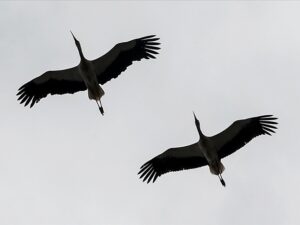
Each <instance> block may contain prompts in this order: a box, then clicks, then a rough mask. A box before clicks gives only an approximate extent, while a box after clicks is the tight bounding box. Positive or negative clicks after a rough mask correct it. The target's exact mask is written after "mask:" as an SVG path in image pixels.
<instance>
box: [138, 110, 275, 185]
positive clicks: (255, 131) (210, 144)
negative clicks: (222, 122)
mask: <svg viewBox="0 0 300 225" xmlns="http://www.w3.org/2000/svg"><path fill="white" fill-rule="evenodd" d="M194 119H195V125H196V127H197V130H198V134H199V141H197V142H196V143H194V144H192V145H188V146H185V147H179V148H170V149H168V150H166V151H165V152H163V153H162V154H160V155H158V156H156V157H154V158H153V159H151V160H149V161H148V162H146V163H145V164H144V165H142V166H141V168H140V171H139V173H138V174H141V175H140V178H141V179H143V181H147V183H149V182H150V181H151V180H152V181H153V182H155V180H156V179H157V178H158V177H159V176H161V175H163V174H165V173H168V172H172V171H179V170H186V169H193V168H197V167H202V166H206V165H208V166H209V169H210V172H211V173H212V174H214V175H217V176H218V177H219V179H220V181H221V184H222V185H223V186H224V187H225V181H224V179H223V177H222V175H221V174H222V173H223V171H224V170H225V167H224V165H223V164H222V162H221V159H222V158H224V157H226V156H228V155H231V154H232V153H234V152H235V151H237V150H238V149H240V148H242V147H243V146H244V145H246V144H247V143H248V142H249V141H251V140H252V139H253V138H254V137H256V136H259V135H265V134H267V135H271V133H275V131H274V129H277V127H275V126H276V124H277V122H275V121H274V120H276V119H277V118H275V117H273V116H272V115H264V116H258V117H253V118H248V119H242V120H237V121H235V122H234V123H233V124H232V125H231V126H229V127H228V128H227V129H225V130H224V131H222V132H221V133H219V134H217V135H215V136H212V137H208V136H205V135H204V134H203V133H202V131H201V129H200V122H199V120H198V119H197V117H196V115H195V114H194Z"/></svg>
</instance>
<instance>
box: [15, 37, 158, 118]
mask: <svg viewBox="0 0 300 225" xmlns="http://www.w3.org/2000/svg"><path fill="white" fill-rule="evenodd" d="M71 33H72V32H71ZM72 36H73V38H74V41H75V44H76V47H77V50H78V53H79V56H80V63H79V65H78V66H75V67H73V68H69V69H65V70H57V71H48V72H46V73H44V74H42V75H41V76H39V77H37V78H35V79H33V80H31V81H29V82H27V83H26V84H24V85H23V86H21V87H20V88H19V92H18V93H17V95H19V97H18V100H19V101H20V103H21V104H23V103H24V105H25V106H27V105H28V104H30V107H32V106H33V105H35V103H37V102H39V101H40V99H42V98H44V97H46V96H47V95H48V94H51V95H55V94H73V93H75V92H78V91H84V90H86V89H88V97H89V99H92V100H95V101H96V103H97V105H98V107H99V109H100V112H101V114H104V110H103V107H102V104H101V97H102V96H103V95H104V94H105V92H104V90H103V89H102V87H101V86H100V85H103V84H105V83H106V82H107V81H110V80H111V79H113V78H117V77H118V76H119V75H120V74H121V73H122V72H123V71H125V70H126V68H127V67H128V66H130V65H131V64H132V63H133V62H134V61H140V60H141V59H150V58H153V59H155V56H154V55H155V54H158V52H157V50H159V49H160V48H159V47H158V45H160V43H158V42H157V40H159V38H156V37H155V35H149V36H145V37H142V38H138V39H134V40H131V41H128V42H123V43H119V44H116V45H115V46H114V47H113V48H112V49H111V50H110V51H108V52H107V53H106V54H105V55H103V56H101V57H99V58H97V59H95V60H87V59H86V58H85V57H84V55H83V52H82V48H81V45H80V43H79V41H78V40H77V39H76V38H75V36H74V35H73V33H72Z"/></svg>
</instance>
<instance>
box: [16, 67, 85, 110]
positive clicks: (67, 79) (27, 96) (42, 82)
mask: <svg viewBox="0 0 300 225" xmlns="http://www.w3.org/2000/svg"><path fill="white" fill-rule="evenodd" d="M83 90H86V86H85V84H84V82H83V80H82V79H81V76H80V74H79V71H78V68H77V67H73V68H70V69H66V70H56V71H48V72H46V73H44V74H43V75H41V76H39V77H37V78H35V79H33V80H31V81H29V82H28V83H26V84H24V85H23V86H22V87H20V88H19V92H18V93H17V95H20V96H19V98H18V100H19V101H20V103H21V104H22V103H24V104H25V106H27V105H28V104H29V103H30V102H31V104H30V107H32V106H33V105H34V104H35V103H37V102H38V101H39V100H40V99H41V98H44V97H46V96H47V95H48V94H51V95H55V94H60V95H61V94H67V93H69V94H73V93H75V92H77V91H83Z"/></svg>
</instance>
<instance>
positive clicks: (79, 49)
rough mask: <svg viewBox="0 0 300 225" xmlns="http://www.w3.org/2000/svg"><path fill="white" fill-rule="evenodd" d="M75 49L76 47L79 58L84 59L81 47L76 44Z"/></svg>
mask: <svg viewBox="0 0 300 225" xmlns="http://www.w3.org/2000/svg"><path fill="white" fill-rule="evenodd" d="M76 47H77V49H78V52H79V55H80V58H81V60H85V57H84V55H83V53H82V49H81V46H80V45H76Z"/></svg>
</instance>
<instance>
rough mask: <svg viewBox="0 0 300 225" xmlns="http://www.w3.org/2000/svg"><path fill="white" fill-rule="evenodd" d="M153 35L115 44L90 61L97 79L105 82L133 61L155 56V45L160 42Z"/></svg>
mask: <svg viewBox="0 0 300 225" xmlns="http://www.w3.org/2000/svg"><path fill="white" fill-rule="evenodd" d="M157 40H159V38H156V37H155V35H150V36H146V37H142V38H139V39H134V40H132V41H128V42H123V43H119V44H117V45H116V46H115V47H113V48H112V49H111V50H110V51H109V52H107V53H106V54H105V55H103V56H101V57H99V58H98V59H95V60H93V61H92V63H93V65H94V68H95V72H96V74H97V79H98V82H99V83H100V84H105V83H106V82H107V81H109V80H111V79H112V78H117V77H118V76H119V75H120V74H121V73H122V72H123V71H125V70H126V68H127V67H128V66H130V65H131V64H132V62H133V61H140V60H141V59H143V58H144V59H150V58H155V56H154V55H155V54H158V52H157V50H159V49H160V48H159V47H157V45H159V44H160V43H158V42H157Z"/></svg>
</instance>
